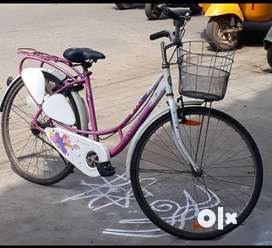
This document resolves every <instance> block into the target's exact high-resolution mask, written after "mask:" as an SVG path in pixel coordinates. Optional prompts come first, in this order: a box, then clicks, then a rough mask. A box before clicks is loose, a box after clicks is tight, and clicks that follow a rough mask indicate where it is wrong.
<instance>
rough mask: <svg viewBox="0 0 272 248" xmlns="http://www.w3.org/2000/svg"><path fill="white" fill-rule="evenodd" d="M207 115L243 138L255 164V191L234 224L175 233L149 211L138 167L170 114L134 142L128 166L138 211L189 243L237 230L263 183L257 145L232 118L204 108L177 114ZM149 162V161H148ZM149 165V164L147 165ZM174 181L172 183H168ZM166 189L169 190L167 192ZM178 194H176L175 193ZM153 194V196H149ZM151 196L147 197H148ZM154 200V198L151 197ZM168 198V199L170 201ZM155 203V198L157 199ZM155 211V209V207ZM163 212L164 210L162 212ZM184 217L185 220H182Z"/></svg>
mask: <svg viewBox="0 0 272 248" xmlns="http://www.w3.org/2000/svg"><path fill="white" fill-rule="evenodd" d="M208 113H210V116H211V117H216V118H218V119H219V120H221V121H223V122H224V123H227V124H228V125H230V127H232V128H234V129H235V131H237V133H238V134H239V135H240V137H242V139H243V141H245V142H246V145H247V146H248V147H249V151H250V153H251V155H252V156H253V158H252V160H254V163H255V167H256V176H255V184H254V189H253V190H252V194H251V197H250V199H249V201H248V202H247V204H246V206H245V207H244V208H243V211H242V212H241V213H240V214H239V216H238V217H237V224H236V225H234V224H228V225H226V226H225V227H224V229H223V230H213V231H211V232H206V233H204V232H202V233H201V232H199V233H198V232H193V231H187V230H186V231H185V230H182V229H178V228H176V227H174V226H171V225H170V224H168V223H166V221H164V220H163V219H162V218H161V217H159V216H158V215H157V214H156V212H155V211H153V209H152V206H151V205H152V204H153V203H151V204H150V203H148V202H147V199H146V198H145V195H144V193H143V190H142V188H141V183H140V181H141V179H140V176H139V166H140V165H139V164H140V160H141V157H142V153H143V151H144V149H145V146H146V144H148V142H149V139H150V138H151V137H152V135H153V134H154V133H156V132H157V131H156V130H159V128H160V127H161V126H162V125H164V123H167V122H170V121H171V115H170V113H169V112H168V113H166V114H164V115H163V116H161V117H160V118H158V119H156V120H155V121H154V122H153V123H151V124H150V125H149V127H148V128H147V129H146V130H145V131H144V132H143V134H142V135H141V137H140V139H139V141H138V142H137V145H136V147H135V150H134V153H133V156H132V162H131V170H130V175H131V185H132V189H133V192H134V195H135V198H136V200H137V202H138V204H139V206H140V207H141V209H142V211H143V212H144V214H145V215H146V216H147V217H148V218H149V219H150V221H151V222H153V224H155V225H156V226H158V227H159V228H161V229H162V230H164V231H165V232H168V233H170V234H172V235H175V236H177V237H180V238H183V239H191V240H206V239H213V238H216V237H218V236H221V235H224V234H226V233H228V232H230V231H232V230H233V229H235V228H236V227H238V226H239V225H240V224H241V223H243V222H244V220H245V219H246V218H247V217H248V216H249V214H250V213H251V212H252V210H253V209H254V207H255V205H256V203H257V200H258V198H259V195H260V192H261V188H262V181H263V166H262V159H261V156H260V153H259V150H258V147H257V145H256V143H255V142H254V140H253V138H252V137H251V135H250V134H249V132H248V131H247V130H246V129H245V128H244V127H243V126H242V125H241V124H240V123H239V122H238V121H236V120H235V119H234V118H232V117H231V116H229V115H227V114H225V113H223V112H221V111H218V110H215V109H209V108H205V107H186V108H185V109H184V112H182V110H181V109H179V110H178V114H179V116H183V115H184V116H189V115H192V114H203V115H208ZM149 162H150V161H149ZM150 163H151V162H150ZM148 168H149V167H148V166H146V168H145V169H142V170H147V171H148ZM171 180H174V179H171ZM154 187H157V188H158V190H159V194H163V192H162V191H163V189H164V188H163V187H162V186H161V185H157V186H156V184H154ZM157 188H156V189H157ZM167 189H168V188H167ZM178 192H179V191H178ZM151 194H152V192H151ZM166 194H168V195H170V192H169V191H168V192H166ZM149 195H150V194H149ZM153 197H154V194H153ZM169 198H170V197H169ZM156 199H157V198H156ZM166 207H167V205H166V204H164V208H166ZM155 208H156V207H155ZM164 210H165V209H164ZM185 217H186V216H185Z"/></svg>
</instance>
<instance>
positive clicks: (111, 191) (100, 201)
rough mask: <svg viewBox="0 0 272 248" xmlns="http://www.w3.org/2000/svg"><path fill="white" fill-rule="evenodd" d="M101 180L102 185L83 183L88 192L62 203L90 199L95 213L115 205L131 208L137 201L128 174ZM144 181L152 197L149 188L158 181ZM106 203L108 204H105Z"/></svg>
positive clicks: (145, 187)
mask: <svg viewBox="0 0 272 248" xmlns="http://www.w3.org/2000/svg"><path fill="white" fill-rule="evenodd" d="M111 178H112V177H111ZM101 179H102V180H103V182H102V183H101V184H98V183H86V182H85V181H81V184H80V185H82V186H86V188H87V190H86V191H84V192H82V193H80V194H77V195H74V196H70V197H67V198H65V199H64V200H62V201H61V202H67V201H76V200H80V199H90V200H89V203H88V207H89V208H90V209H92V210H93V211H97V210H99V209H102V208H106V207H109V206H113V205H115V206H118V207H122V208H129V206H130V201H131V200H135V198H134V194H133V191H132V188H131V186H130V181H129V180H127V179H126V174H125V173H124V174H122V175H118V174H116V177H115V178H114V179H112V180H109V179H107V178H105V177H101ZM143 181H144V182H143V183H145V186H144V187H143V192H144V194H145V196H152V193H151V192H149V191H148V187H149V186H151V185H152V184H154V183H156V179H154V178H145V179H143ZM105 201H107V202H106V203H105Z"/></svg>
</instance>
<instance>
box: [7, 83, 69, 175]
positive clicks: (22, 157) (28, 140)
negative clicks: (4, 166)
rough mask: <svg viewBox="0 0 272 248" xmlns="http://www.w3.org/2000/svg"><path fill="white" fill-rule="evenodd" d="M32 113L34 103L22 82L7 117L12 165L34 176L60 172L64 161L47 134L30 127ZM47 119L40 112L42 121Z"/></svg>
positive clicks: (65, 165)
mask: <svg viewBox="0 0 272 248" xmlns="http://www.w3.org/2000/svg"><path fill="white" fill-rule="evenodd" d="M35 113H36V106H35V105H34V103H33V100H32V99H31V97H30V96H29V94H28V92H27V90H26V88H25V86H24V84H23V82H21V83H20V85H19V86H18V88H17V90H16V91H15V92H14V94H13V95H12V96H11V102H10V107H9V111H8V113H7V117H6V123H5V129H6V141H7V142H6V143H7V144H6V148H7V150H8V151H7V152H8V153H9V154H10V156H11V159H12V160H13V162H12V163H13V166H14V165H16V170H18V171H19V173H21V174H23V176H26V177H30V178H32V179H34V180H35V179H38V180H46V179H51V178H52V177H56V176H58V175H59V174H60V173H62V172H63V170H65V168H66V167H67V164H66V163H65V162H64V160H63V159H62V158H61V157H60V155H59V153H58V152H57V151H56V150H55V149H54V148H53V147H52V146H50V142H49V140H48V139H47V137H46V135H45V134H44V133H40V132H35V130H34V129H32V127H31V124H30V123H31V120H32V117H33V116H34V114H35ZM47 120H48V118H47V117H46V116H44V115H43V114H42V115H41V116H40V117H39V119H38V121H39V122H40V123H43V124H44V123H46V122H47Z"/></svg>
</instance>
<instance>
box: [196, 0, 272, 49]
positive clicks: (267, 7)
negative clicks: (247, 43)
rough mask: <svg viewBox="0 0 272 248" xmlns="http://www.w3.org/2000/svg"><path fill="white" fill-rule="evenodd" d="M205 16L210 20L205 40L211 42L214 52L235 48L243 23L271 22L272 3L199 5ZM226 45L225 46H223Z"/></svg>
mask: <svg viewBox="0 0 272 248" xmlns="http://www.w3.org/2000/svg"><path fill="white" fill-rule="evenodd" d="M199 6H200V7H201V8H202V12H203V13H205V16H209V17H210V19H209V21H208V24H207V28H206V34H207V39H208V40H211V41H213V43H211V47H212V48H214V49H215V50H224V49H226V48H228V49H229V48H230V47H231V48H235V47H236V46H237V45H238V41H239V32H240V31H242V29H243V25H242V23H243V22H244V21H247V22H269V21H271V20H272V3H239V4H238V3H226V4H225V3H223V4H221V3H220V4H218V3H212V4H201V3H200V4H199ZM224 44H226V45H224Z"/></svg>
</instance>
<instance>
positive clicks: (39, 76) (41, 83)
mask: <svg viewBox="0 0 272 248" xmlns="http://www.w3.org/2000/svg"><path fill="white" fill-rule="evenodd" d="M21 76H22V79H23V81H24V84H25V86H26V88H27V90H28V91H29V93H30V95H31V97H32V98H33V99H34V101H35V102H36V103H37V104H40V105H41V104H42V109H43V111H44V113H45V114H46V115H47V116H49V117H50V118H52V119H54V120H56V121H59V122H62V123H64V124H66V125H73V124H75V115H74V112H73V110H72V108H71V106H70V104H69V103H68V102H67V100H66V99H65V97H64V96H63V95H61V94H55V95H52V96H49V97H47V98H46V99H45V94H46V92H45V78H44V75H43V73H42V70H41V68H26V69H24V70H22V73H21ZM27 101H28V102H29V103H31V101H30V99H27Z"/></svg>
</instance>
